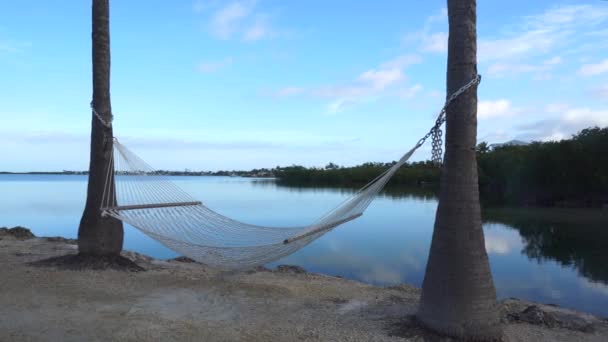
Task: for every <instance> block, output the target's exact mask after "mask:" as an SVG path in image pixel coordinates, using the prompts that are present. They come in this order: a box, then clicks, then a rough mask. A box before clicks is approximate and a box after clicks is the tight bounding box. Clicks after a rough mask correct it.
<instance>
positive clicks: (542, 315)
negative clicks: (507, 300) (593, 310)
mask: <svg viewBox="0 0 608 342" xmlns="http://www.w3.org/2000/svg"><path fill="white" fill-rule="evenodd" d="M589 317H591V316H589ZM507 318H508V320H510V321H512V322H523V323H529V324H534V325H541V326H545V327H548V328H562V329H568V330H576V331H581V332H587V333H591V332H594V331H595V323H596V322H595V320H594V319H592V318H586V316H585V315H581V314H578V313H576V312H570V311H569V310H562V309H560V308H558V307H555V306H553V307H546V310H543V309H542V308H541V307H539V306H537V305H530V306H528V307H527V308H526V309H525V310H523V311H521V312H519V313H517V312H516V313H511V314H509V315H508V317H507Z"/></svg>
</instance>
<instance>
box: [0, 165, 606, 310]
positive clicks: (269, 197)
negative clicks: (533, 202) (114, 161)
mask: <svg viewBox="0 0 608 342" xmlns="http://www.w3.org/2000/svg"><path fill="white" fill-rule="evenodd" d="M173 179H174V180H175V181H176V182H177V183H178V184H179V185H180V186H182V187H183V188H185V189H186V190H187V191H189V192H190V193H192V194H194V195H195V197H197V198H199V199H201V200H202V201H204V202H205V203H206V204H207V205H208V206H209V207H211V208H212V209H214V210H216V211H219V212H221V213H222V214H225V215H228V216H230V217H233V218H236V219H239V220H242V221H246V222H250V223H257V224H263V225H276V226H285V225H301V224H306V223H309V222H311V221H312V220H314V219H316V218H318V217H319V216H320V215H322V214H323V213H325V212H326V211H327V210H328V209H330V208H333V207H334V206H335V205H336V204H338V203H339V202H341V201H342V200H343V199H344V198H345V197H347V196H349V194H350V191H349V190H344V189H318V188H308V189H299V188H289V187H283V186H279V185H277V184H275V183H274V181H272V180H261V179H247V178H230V177H174V178H173ZM85 191H86V176H55V175H52V176H46V175H0V194H2V196H1V198H0V226H15V225H22V226H26V227H29V228H31V229H32V230H33V232H34V233H35V234H36V235H44V236H53V235H61V236H65V237H76V235H77V229H78V222H79V220H80V215H81V213H82V209H83V206H84V200H85ZM436 206H437V201H436V199H435V198H434V197H433V195H432V194H426V193H424V192H423V191H422V192H421V191H420V190H418V191H416V192H415V193H412V192H405V191H393V192H392V193H391V194H384V195H383V196H381V197H380V198H378V199H377V200H376V201H375V202H373V203H372V205H371V206H370V208H369V209H368V210H367V212H366V213H365V215H363V217H361V218H360V219H358V220H355V221H353V222H350V223H348V224H345V225H343V226H341V227H340V228H338V229H336V230H334V231H332V232H330V233H328V234H327V235H325V236H323V237H322V238H321V239H319V240H317V241H315V242H314V243H312V244H311V245H309V246H307V247H306V248H304V249H302V250H300V251H299V252H297V253H296V254H293V255H291V256H288V257H286V258H284V259H282V260H280V261H278V262H277V263H275V264H278V263H288V264H295V265H300V266H303V267H304V268H306V269H307V270H309V271H313V272H320V273H325V274H330V275H340V276H343V277H346V278H351V279H357V280H360V281H364V282H367V283H372V284H379V285H391V284H396V283H402V282H406V283H410V284H414V285H416V286H420V285H421V283H422V279H423V276H424V268H425V265H426V258H427V253H428V248H429V245H430V241H431V232H432V228H433V221H434V215H435V209H436ZM606 213H607V211H606V210H604V211H602V210H596V211H567V212H564V211H559V210H552V211H551V210H538V209H535V210H530V209H528V210H521V209H520V210H492V211H489V210H488V211H486V212H485V213H484V216H485V218H484V220H485V223H484V229H485V234H486V249H487V251H488V253H489V256H490V263H491V267H492V272H493V275H494V280H495V283H496V287H497V291H498V296H499V297H500V298H505V297H518V298H526V299H531V300H535V301H539V302H544V303H555V304H558V305H561V306H565V307H571V308H576V309H580V310H584V311H589V312H592V313H595V314H599V315H602V316H605V317H608V224H607V222H608V220H607V219H606V217H607V216H608V215H606ZM125 249H130V250H134V251H138V252H141V253H145V254H148V255H152V256H155V257H157V258H171V257H174V256H176V254H175V253H173V252H172V251H170V250H168V249H166V248H164V247H163V246H161V245H160V244H158V243H157V242H155V241H154V240H151V239H150V238H148V237H146V236H145V235H143V234H142V233H140V232H138V231H137V230H135V229H133V228H132V227H129V226H127V227H126V230H125Z"/></svg>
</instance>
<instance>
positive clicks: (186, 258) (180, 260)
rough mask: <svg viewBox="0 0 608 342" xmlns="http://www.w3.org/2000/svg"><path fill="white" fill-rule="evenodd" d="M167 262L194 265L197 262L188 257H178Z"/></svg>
mask: <svg viewBox="0 0 608 342" xmlns="http://www.w3.org/2000/svg"><path fill="white" fill-rule="evenodd" d="M167 261H177V262H185V263H194V262H196V260H193V259H190V258H188V257H186V256H178V257H176V258H173V259H169V260H167Z"/></svg>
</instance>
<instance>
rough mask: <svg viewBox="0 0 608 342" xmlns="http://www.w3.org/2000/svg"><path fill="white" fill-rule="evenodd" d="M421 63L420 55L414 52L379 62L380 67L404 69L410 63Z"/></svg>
mask: <svg viewBox="0 0 608 342" xmlns="http://www.w3.org/2000/svg"><path fill="white" fill-rule="evenodd" d="M419 63H422V57H420V55H416V54H405V55H401V56H398V57H395V58H393V59H391V60H389V61H386V62H384V63H382V64H380V67H381V68H382V69H404V68H407V67H409V66H410V65H414V64H419Z"/></svg>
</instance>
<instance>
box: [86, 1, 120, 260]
mask: <svg viewBox="0 0 608 342" xmlns="http://www.w3.org/2000/svg"><path fill="white" fill-rule="evenodd" d="M92 18H93V20H92V22H93V23H92V25H93V30H92V41H93V46H92V52H93V54H92V57H93V102H92V106H93V108H94V110H96V111H97V113H98V114H99V115H100V116H101V118H102V119H103V120H104V121H105V122H106V123H111V120H112V119H111V118H112V106H111V102H110V3H109V0H93V8H92ZM112 142H113V133H112V127H111V125H109V127H106V125H105V124H104V123H102V121H101V120H99V119H98V118H97V117H96V116H95V115H94V114H93V115H92V124H91V155H90V164H89V183H88V188H87V201H86V205H85V209H84V212H83V215H82V218H81V220H80V227H79V228H78V251H79V252H80V254H87V255H99V256H102V255H118V254H119V253H120V252H121V250H122V245H123V234H124V233H123V226H122V222H120V221H119V220H116V219H114V218H111V217H102V216H101V204H102V203H101V201H102V196H103V192H104V187H105V181H106V175H107V173H108V168H110V167H112V164H111V158H112V154H111V151H112V148H113V147H112ZM110 181H111V182H112V184H111V185H112V186H111V187H110V189H111V191H115V190H114V186H113V185H114V178H113V177H111V179H110ZM112 197H114V196H112Z"/></svg>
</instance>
